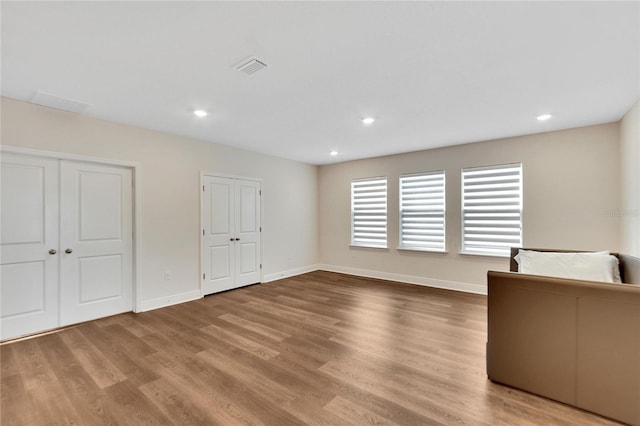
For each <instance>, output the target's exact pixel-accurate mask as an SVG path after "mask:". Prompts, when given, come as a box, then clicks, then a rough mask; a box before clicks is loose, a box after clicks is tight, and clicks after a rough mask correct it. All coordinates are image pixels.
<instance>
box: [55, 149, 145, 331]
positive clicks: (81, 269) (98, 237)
mask: <svg viewBox="0 0 640 426" xmlns="http://www.w3.org/2000/svg"><path fill="white" fill-rule="evenodd" d="M60 179H61V200H62V204H61V219H62V220H61V228H60V235H61V245H60V248H61V251H62V253H61V297H60V303H61V324H62V325H67V324H73V323H77V322H82V321H88V320H91V319H95V318H100V317H105V316H109V315H114V314H118V313H122V312H128V311H131V310H132V308H133V262H132V213H133V209H132V198H131V197H132V190H131V188H132V180H131V170H130V169H127V168H121V167H114V166H104V165H97V164H90V163H80V162H73V161H63V162H62V163H61V174H60Z"/></svg>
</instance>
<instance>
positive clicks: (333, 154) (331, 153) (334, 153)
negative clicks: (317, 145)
mask: <svg viewBox="0 0 640 426" xmlns="http://www.w3.org/2000/svg"><path fill="white" fill-rule="evenodd" d="M329 155H332V156H334V157H335V156H336V155H338V151H331V152H330V153H329Z"/></svg>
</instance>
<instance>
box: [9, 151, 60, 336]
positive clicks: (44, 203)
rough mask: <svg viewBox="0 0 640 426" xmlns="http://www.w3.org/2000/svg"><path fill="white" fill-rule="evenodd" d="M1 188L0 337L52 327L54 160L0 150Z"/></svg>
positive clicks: (56, 254)
mask: <svg viewBox="0 0 640 426" xmlns="http://www.w3.org/2000/svg"><path fill="white" fill-rule="evenodd" d="M1 190H2V228H1V229H2V232H1V235H0V242H1V246H2V248H1V253H0V256H1V257H0V258H1V259H2V264H1V266H0V283H1V284H0V298H1V310H0V317H1V322H0V339H3V340H4V339H10V338H13V337H18V336H21V335H24V334H30V333H35V332H38V331H43V330H47V329H51V328H55V327H57V326H58V258H59V256H60V253H59V251H58V161H57V160H54V159H46V158H37V157H35V158H33V157H27V156H21V155H14V154H3V155H2V189H1ZM50 251H51V252H50Z"/></svg>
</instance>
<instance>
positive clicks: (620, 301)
mask: <svg viewBox="0 0 640 426" xmlns="http://www.w3.org/2000/svg"><path fill="white" fill-rule="evenodd" d="M529 250H537V249H529ZM537 251H552V250H539V249H538V250H537ZM553 251H558V250H553ZM517 253H518V249H512V252H511V267H510V269H511V272H496V271H489V273H488V341H487V374H488V376H489V379H490V380H492V381H494V382H498V383H502V384H505V385H509V386H513V387H515V388H519V389H523V390H525V391H528V392H532V393H535V394H538V395H541V396H544V397H547V398H550V399H554V400H556V401H560V402H563V403H565V404H569V405H572V406H575V407H579V408H582V409H584V410H588V411H592V412H594V413H597V414H600V415H602V416H605V417H609V418H612V419H615V420H618V421H621V422H624V423H628V424H631V425H636V426H640V286H638V285H629V284H608V283H601V282H593V281H582V280H571V279H563V278H551V277H545V276H537V275H527V274H521V273H518V272H516V271H517V270H518V266H517V263H516V262H515V260H514V257H515V255H516V254H517ZM616 256H617V257H618V259H619V260H620V270H621V276H622V280H623V282H624V283H636V284H638V283H640V259H637V258H634V257H631V256H625V255H616Z"/></svg>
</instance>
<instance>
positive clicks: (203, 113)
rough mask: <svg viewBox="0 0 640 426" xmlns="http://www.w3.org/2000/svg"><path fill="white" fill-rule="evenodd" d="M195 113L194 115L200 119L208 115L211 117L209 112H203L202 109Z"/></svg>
mask: <svg viewBox="0 0 640 426" xmlns="http://www.w3.org/2000/svg"><path fill="white" fill-rule="evenodd" d="M193 113H194V114H195V115H196V116H197V117H200V118H202V117H206V116H207V115H209V113H208V112H207V111H205V110H202V109H197V110H195V111H193Z"/></svg>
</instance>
